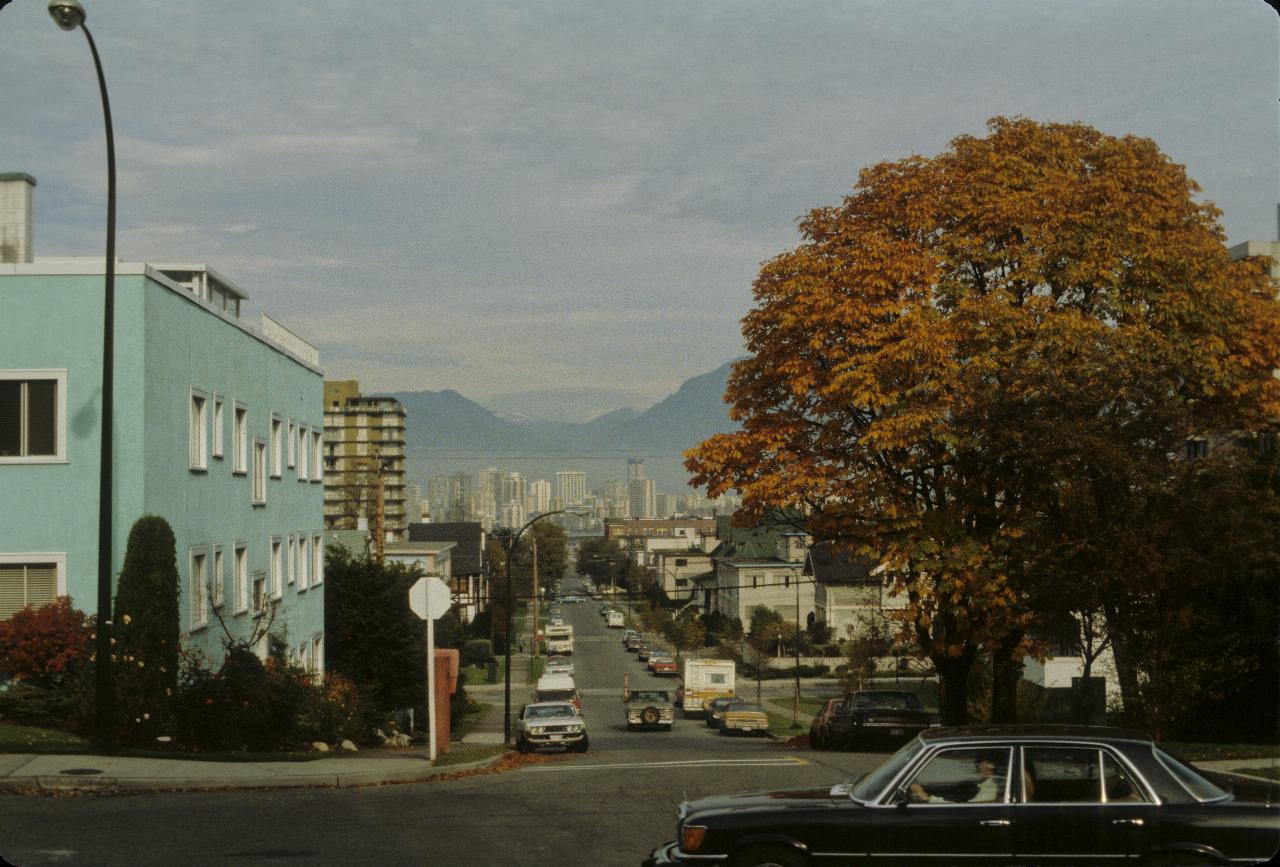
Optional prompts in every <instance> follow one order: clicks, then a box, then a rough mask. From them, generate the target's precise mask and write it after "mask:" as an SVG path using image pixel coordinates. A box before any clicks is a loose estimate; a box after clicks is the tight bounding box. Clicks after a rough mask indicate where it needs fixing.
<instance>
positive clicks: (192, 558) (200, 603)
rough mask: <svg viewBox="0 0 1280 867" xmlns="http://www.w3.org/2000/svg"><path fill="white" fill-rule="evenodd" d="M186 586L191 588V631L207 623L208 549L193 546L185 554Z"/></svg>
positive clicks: (202, 546) (201, 627) (201, 546)
mask: <svg viewBox="0 0 1280 867" xmlns="http://www.w3.org/2000/svg"><path fill="white" fill-rule="evenodd" d="M187 578H188V580H187V586H188V587H190V588H191V631H192V632H196V631H197V630H200V629H204V628H205V627H206V626H208V625H209V598H208V595H209V549H208V547H206V546H204V545H196V546H193V547H192V548H191V549H190V550H189V552H188V554H187Z"/></svg>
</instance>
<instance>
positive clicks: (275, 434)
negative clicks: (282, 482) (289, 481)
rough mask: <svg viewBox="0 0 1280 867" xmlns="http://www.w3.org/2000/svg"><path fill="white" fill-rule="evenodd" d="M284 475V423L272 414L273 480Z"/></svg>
mask: <svg viewBox="0 0 1280 867" xmlns="http://www.w3.org/2000/svg"><path fill="white" fill-rule="evenodd" d="M283 475H284V422H283V421H282V420H281V419H280V416H278V415H276V414H275V413H274V412H273V413H271V478H273V479H278V478H280V477H282V476H283Z"/></svg>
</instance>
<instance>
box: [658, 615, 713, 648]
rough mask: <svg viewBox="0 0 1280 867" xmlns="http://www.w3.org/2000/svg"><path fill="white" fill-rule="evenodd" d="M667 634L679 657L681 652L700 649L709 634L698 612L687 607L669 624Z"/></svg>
mask: <svg viewBox="0 0 1280 867" xmlns="http://www.w3.org/2000/svg"><path fill="white" fill-rule="evenodd" d="M665 635H666V638H667V640H668V641H670V642H671V646H672V647H674V648H675V649H676V658H677V659H679V658H680V654H681V653H688V652H689V651H691V650H698V649H700V648H701V647H702V646H703V645H704V644H705V643H706V635H707V634H706V630H705V629H704V628H703V626H702V621H701V619H699V617H698V614H697V612H696V611H694V609H692V608H686V609H684V610H683V611H681V612H680V613H679V615H677V616H676V618H675V619H674V620H671V621H670V622H669V623H668V624H667V628H666V632H665Z"/></svg>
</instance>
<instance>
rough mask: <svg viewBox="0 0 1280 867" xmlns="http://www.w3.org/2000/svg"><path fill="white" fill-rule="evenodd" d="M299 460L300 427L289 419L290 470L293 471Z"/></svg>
mask: <svg viewBox="0 0 1280 867" xmlns="http://www.w3.org/2000/svg"><path fill="white" fill-rule="evenodd" d="M297 459H298V426H297V425H295V424H294V423H293V419H289V469H293V466H294V464H295V463H296V462H297Z"/></svg>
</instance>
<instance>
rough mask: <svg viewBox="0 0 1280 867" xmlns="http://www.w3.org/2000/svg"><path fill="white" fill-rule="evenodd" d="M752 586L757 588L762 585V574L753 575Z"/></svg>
mask: <svg viewBox="0 0 1280 867" xmlns="http://www.w3.org/2000/svg"><path fill="white" fill-rule="evenodd" d="M751 586H752V588H753V589H754V588H756V587H759V586H760V576H759V575H752V576H751Z"/></svg>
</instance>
